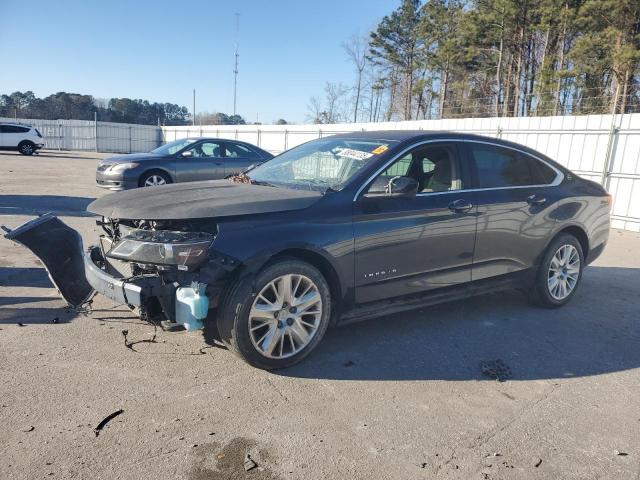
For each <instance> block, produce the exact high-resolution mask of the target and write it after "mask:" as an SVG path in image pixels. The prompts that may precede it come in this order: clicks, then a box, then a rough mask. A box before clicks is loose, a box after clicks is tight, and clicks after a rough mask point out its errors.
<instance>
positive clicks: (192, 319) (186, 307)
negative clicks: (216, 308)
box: [176, 282, 209, 331]
mask: <svg viewBox="0 0 640 480" xmlns="http://www.w3.org/2000/svg"><path fill="white" fill-rule="evenodd" d="M206 289H207V284H206V283H198V282H193V283H192V284H191V286H190V287H179V288H178V289H177V290H176V323H181V324H183V325H184V328H185V329H186V330H189V331H190V330H200V329H202V328H204V324H203V323H202V321H203V320H204V319H205V318H207V313H208V312H209V297H207V294H206Z"/></svg>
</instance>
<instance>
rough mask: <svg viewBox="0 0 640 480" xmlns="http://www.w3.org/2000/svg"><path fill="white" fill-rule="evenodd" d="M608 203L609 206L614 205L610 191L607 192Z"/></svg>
mask: <svg viewBox="0 0 640 480" xmlns="http://www.w3.org/2000/svg"><path fill="white" fill-rule="evenodd" d="M607 205H608V206H609V208H611V206H612V205H613V196H612V195H611V194H610V193H607Z"/></svg>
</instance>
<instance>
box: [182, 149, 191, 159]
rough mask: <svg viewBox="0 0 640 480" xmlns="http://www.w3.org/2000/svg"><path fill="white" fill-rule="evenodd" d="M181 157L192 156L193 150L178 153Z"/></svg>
mask: <svg viewBox="0 0 640 480" xmlns="http://www.w3.org/2000/svg"><path fill="white" fill-rule="evenodd" d="M180 156H181V157H185V158H189V157H192V156H193V152H192V151H191V150H187V151H186V152H182V153H181V154H180Z"/></svg>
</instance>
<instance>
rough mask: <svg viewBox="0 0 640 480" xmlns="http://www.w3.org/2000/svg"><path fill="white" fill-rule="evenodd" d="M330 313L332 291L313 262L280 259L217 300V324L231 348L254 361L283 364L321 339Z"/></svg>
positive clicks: (297, 358)
mask: <svg viewBox="0 0 640 480" xmlns="http://www.w3.org/2000/svg"><path fill="white" fill-rule="evenodd" d="M330 317H331V294H330V290H329V286H328V285H327V282H326V280H325V278H324V277H323V275H322V274H321V273H320V272H319V271H318V270H317V269H316V268H315V267H313V266H312V265H310V264H308V263H306V262H302V261H299V260H294V259H291V260H289V259H283V260H281V261H279V262H277V263H274V264H272V265H270V266H268V267H267V268H265V269H264V270H262V271H261V272H260V273H259V274H258V275H257V277H256V279H255V281H250V280H246V279H242V278H241V279H239V280H238V281H236V282H235V284H234V285H232V286H231V287H230V290H229V291H228V292H227V294H226V296H225V299H224V300H223V303H222V305H221V308H220V310H219V316H218V330H219V332H220V338H221V340H222V341H223V342H224V343H225V344H226V345H227V346H228V347H229V349H230V350H231V351H233V352H234V353H236V354H237V355H238V356H240V357H241V358H242V359H243V360H245V361H246V362H248V363H249V364H251V365H253V366H254V367H258V368H262V369H265V370H273V369H278V368H285V367H289V366H291V365H294V364H296V363H298V362H299V361H301V360H302V359H303V358H305V357H306V356H307V355H309V353H311V351H312V350H313V349H314V348H315V347H316V345H317V344H318V343H319V342H320V340H321V339H322V337H323V336H324V333H325V332H326V330H327V327H328V325H329V318H330Z"/></svg>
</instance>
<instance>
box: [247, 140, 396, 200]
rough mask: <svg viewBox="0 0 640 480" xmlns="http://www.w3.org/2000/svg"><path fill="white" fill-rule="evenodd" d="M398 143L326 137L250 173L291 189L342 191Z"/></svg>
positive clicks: (252, 177)
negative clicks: (364, 169)
mask: <svg viewBox="0 0 640 480" xmlns="http://www.w3.org/2000/svg"><path fill="white" fill-rule="evenodd" d="M396 143H397V142H395V141H391V140H376V139H369V138H354V139H350V138H330V137H329V138H322V139H319V140H314V141H311V142H308V143H305V144H303V145H300V146H299V147H295V148H292V149H291V150H287V151H286V152H284V153H282V154H280V155H278V156H277V157H275V158H273V159H272V160H269V161H268V162H266V163H263V164H262V165H260V166H259V167H256V168H255V169H253V170H251V171H250V172H249V175H248V176H249V178H250V179H251V180H252V181H254V182H255V183H263V184H267V185H273V186H284V187H288V188H304V189H309V190H319V191H326V190H328V189H332V190H340V189H341V188H342V187H343V186H344V184H345V183H346V182H347V180H349V178H351V176H353V175H354V174H355V173H356V172H357V171H358V170H360V169H361V168H362V167H364V166H365V165H366V164H367V163H368V162H370V161H371V160H372V159H374V158H375V157H376V156H377V155H380V154H381V153H384V152H385V151H386V150H388V149H389V147H390V146H391V145H393V144H396Z"/></svg>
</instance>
